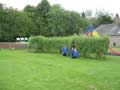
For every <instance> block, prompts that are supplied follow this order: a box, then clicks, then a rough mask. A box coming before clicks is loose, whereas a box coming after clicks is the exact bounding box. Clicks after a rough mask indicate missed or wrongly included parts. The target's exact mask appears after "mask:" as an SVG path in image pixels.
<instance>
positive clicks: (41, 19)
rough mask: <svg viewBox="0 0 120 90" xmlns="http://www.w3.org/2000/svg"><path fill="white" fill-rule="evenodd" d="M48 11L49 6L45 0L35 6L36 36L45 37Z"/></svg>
mask: <svg viewBox="0 0 120 90" xmlns="http://www.w3.org/2000/svg"><path fill="white" fill-rule="evenodd" d="M49 10H50V4H49V2H48V1H47V0H42V1H41V3H39V4H38V5H37V16H36V21H35V24H36V26H37V31H38V33H37V34H41V35H44V36H47V34H46V33H47V31H48V22H47V20H46V19H47V17H48V11H49Z"/></svg>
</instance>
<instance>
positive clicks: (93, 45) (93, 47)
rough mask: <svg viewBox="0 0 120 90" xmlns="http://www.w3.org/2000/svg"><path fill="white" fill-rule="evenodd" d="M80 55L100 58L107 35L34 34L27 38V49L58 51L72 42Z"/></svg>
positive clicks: (105, 45) (103, 51)
mask: <svg viewBox="0 0 120 90" xmlns="http://www.w3.org/2000/svg"><path fill="white" fill-rule="evenodd" d="M73 42H74V43H75V44H76V48H77V50H78V51H79V53H80V56H82V57H89V58H91V57H92V58H102V57H104V55H105V53H107V49H108V46H109V39H108V38H107V37H102V38H94V37H87V36H76V35H74V36H69V37H51V38H48V37H43V36H36V37H32V38H31V39H30V40H29V50H32V51H35V52H46V53H59V52H60V49H62V47H63V46H64V45H67V47H68V48H70V49H71V47H72V43H73Z"/></svg>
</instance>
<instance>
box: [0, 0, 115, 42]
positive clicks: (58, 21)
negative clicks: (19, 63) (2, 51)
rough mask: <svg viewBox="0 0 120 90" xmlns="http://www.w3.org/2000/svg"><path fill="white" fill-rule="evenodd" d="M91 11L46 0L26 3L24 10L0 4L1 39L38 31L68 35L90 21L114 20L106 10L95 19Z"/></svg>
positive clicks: (83, 29)
mask: <svg viewBox="0 0 120 90" xmlns="http://www.w3.org/2000/svg"><path fill="white" fill-rule="evenodd" d="M90 15H91V12H90V11H88V12H87V13H84V12H83V13H78V12H75V11H69V10H65V9H64V8H63V7H61V6H60V5H59V4H55V5H52V6H51V5H50V3H49V2H48V1H47V0H42V1H41V2H40V3H39V4H38V5H37V6H36V7H35V6H31V5H27V6H26V7H25V8H24V9H23V10H22V11H18V10H17V9H13V8H12V7H9V8H8V7H4V5H3V4H0V42H5V41H7V42H9V41H13V42H14V41H16V38H17V37H28V38H29V37H31V36H37V35H43V36H46V37H53V36H69V35H73V34H74V33H76V34H79V33H81V32H84V31H85V30H86V28H87V26H88V25H89V24H90V23H92V24H93V25H94V26H95V27H97V26H99V25H100V24H105V23H112V22H113V19H112V17H111V16H110V15H109V14H106V13H104V12H102V13H99V14H98V15H97V17H95V18H93V19H89V18H87V16H90Z"/></svg>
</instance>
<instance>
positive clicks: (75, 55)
mask: <svg viewBox="0 0 120 90" xmlns="http://www.w3.org/2000/svg"><path fill="white" fill-rule="evenodd" d="M69 53H70V52H69V49H68V47H67V46H66V45H65V46H64V47H63V48H62V55H63V56H67V55H68V54H69ZM71 54H72V58H78V56H79V54H78V51H77V50H76V47H75V46H72V52H71Z"/></svg>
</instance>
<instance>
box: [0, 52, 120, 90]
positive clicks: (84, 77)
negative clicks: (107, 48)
mask: <svg viewBox="0 0 120 90" xmlns="http://www.w3.org/2000/svg"><path fill="white" fill-rule="evenodd" d="M0 90H120V57H119V56H108V57H107V59H106V60H90V59H84V58H79V59H72V58H70V57H63V56H61V55H59V54H35V53H28V52H27V51H15V50H13V51H10V50H0Z"/></svg>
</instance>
